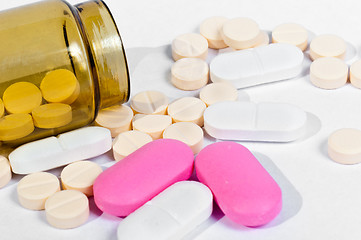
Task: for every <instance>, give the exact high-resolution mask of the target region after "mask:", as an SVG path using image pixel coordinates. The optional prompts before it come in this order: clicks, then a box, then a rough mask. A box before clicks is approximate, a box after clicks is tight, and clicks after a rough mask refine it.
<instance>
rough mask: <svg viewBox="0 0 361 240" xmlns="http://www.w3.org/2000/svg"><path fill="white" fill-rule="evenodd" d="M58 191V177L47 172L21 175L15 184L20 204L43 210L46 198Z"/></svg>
mask: <svg viewBox="0 0 361 240" xmlns="http://www.w3.org/2000/svg"><path fill="white" fill-rule="evenodd" d="M58 191H60V184H59V180H58V178H57V177H56V176H55V175H53V174H51V173H47V172H37V173H32V174H29V175H27V176H25V177H23V178H22V179H21V180H20V181H19V183H18V186H17V193H18V199H19V202H20V204H21V205H22V206H23V207H25V208H28V209H32V210H43V209H44V208H45V202H46V200H47V199H48V198H49V197H50V196H52V195H53V194H54V193H56V192H58Z"/></svg>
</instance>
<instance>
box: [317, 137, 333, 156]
mask: <svg viewBox="0 0 361 240" xmlns="http://www.w3.org/2000/svg"><path fill="white" fill-rule="evenodd" d="M319 149H320V152H321V153H322V155H323V156H325V157H326V158H327V159H329V160H330V161H332V160H331V159H330V158H329V156H328V139H325V140H324V141H322V142H321V144H320V147H319Z"/></svg>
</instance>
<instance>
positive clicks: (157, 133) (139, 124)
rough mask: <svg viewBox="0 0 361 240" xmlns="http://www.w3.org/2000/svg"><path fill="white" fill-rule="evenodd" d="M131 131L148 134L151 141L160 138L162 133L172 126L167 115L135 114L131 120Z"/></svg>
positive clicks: (170, 119)
mask: <svg viewBox="0 0 361 240" xmlns="http://www.w3.org/2000/svg"><path fill="white" fill-rule="evenodd" d="M132 123H133V130H137V131H141V132H144V133H147V134H149V135H150V136H151V137H152V139H153V140H155V139H159V138H162V134H163V131H164V130H165V129H166V128H167V127H168V126H169V125H171V124H172V118H171V117H170V116H168V115H145V114H137V115H135V116H134V118H133V122H132Z"/></svg>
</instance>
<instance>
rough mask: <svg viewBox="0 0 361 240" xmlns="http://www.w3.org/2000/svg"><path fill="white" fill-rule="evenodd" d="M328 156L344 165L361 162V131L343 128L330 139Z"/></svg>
mask: <svg viewBox="0 0 361 240" xmlns="http://www.w3.org/2000/svg"><path fill="white" fill-rule="evenodd" d="M328 155H329V156H330V158H331V159H332V160H334V161H335V162H338V163H342V164H355V163H359V162H361V131H360V130H358V129H353V128H343V129H339V130H337V131H335V132H333V133H332V134H331V135H330V136H329V137H328Z"/></svg>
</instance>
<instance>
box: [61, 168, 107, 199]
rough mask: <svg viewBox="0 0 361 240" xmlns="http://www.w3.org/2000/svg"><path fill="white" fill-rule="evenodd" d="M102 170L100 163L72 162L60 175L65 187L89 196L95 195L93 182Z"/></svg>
mask: <svg viewBox="0 0 361 240" xmlns="http://www.w3.org/2000/svg"><path fill="white" fill-rule="evenodd" d="M102 171H103V170H102V168H101V167H100V166H99V165H98V164H96V163H94V162H91V161H79V162H74V163H71V164H69V165H68V166H66V167H65V168H64V169H63V171H62V172H61V175H60V178H61V183H62V186H63V189H66V190H70V189H73V190H77V191H79V192H82V193H84V194H85V195H87V196H88V197H90V196H93V183H94V181H95V179H96V178H97V177H98V175H99V174H100V173H101V172H102Z"/></svg>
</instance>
